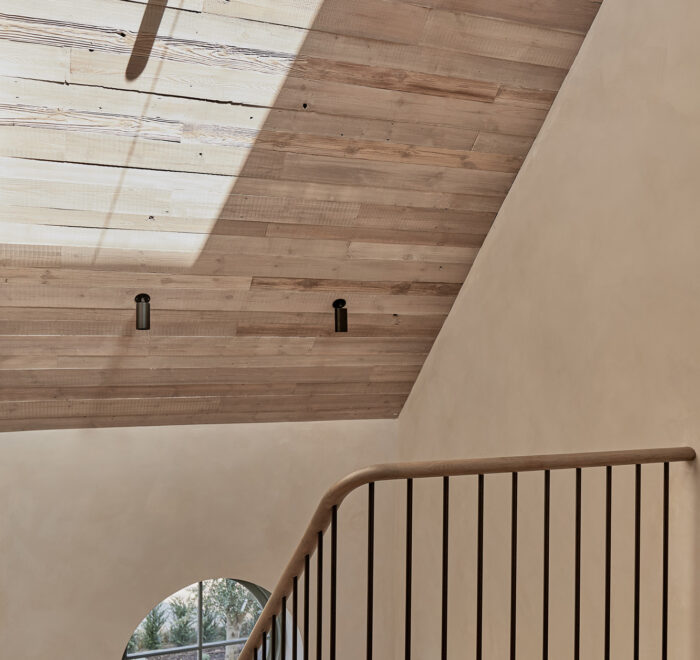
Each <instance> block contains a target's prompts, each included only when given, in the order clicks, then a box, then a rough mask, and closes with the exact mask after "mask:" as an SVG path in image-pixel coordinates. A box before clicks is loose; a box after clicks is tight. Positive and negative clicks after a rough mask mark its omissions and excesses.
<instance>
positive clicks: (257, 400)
mask: <svg viewBox="0 0 700 660" xmlns="http://www.w3.org/2000/svg"><path fill="white" fill-rule="evenodd" d="M404 398H405V396H404V395H402V394H372V395H343V394H341V395H333V394H329V395H321V394H316V395H314V396H313V397H310V396H294V395H287V396H285V395H281V396H280V395H277V396H244V397H177V398H165V397H149V398H145V399H133V398H129V399H77V400H72V401H61V400H58V401H46V400H39V401H10V402H5V401H0V419H2V420H16V419H26V418H30V417H33V418H38V419H41V418H47V417H48V418H61V417H91V418H95V417H112V416H131V415H168V414H173V415H187V414H198V413H200V414H201V413H216V412H218V413H251V412H272V413H274V412H276V413H281V412H285V411H294V410H298V409H299V408H305V409H307V410H308V411H309V412H310V413H313V412H316V411H327V412H332V411H334V410H337V409H349V408H359V409H362V408H367V407H369V408H377V407H380V408H382V409H387V408H392V407H399V406H400V405H401V404H402V403H403V400H404Z"/></svg>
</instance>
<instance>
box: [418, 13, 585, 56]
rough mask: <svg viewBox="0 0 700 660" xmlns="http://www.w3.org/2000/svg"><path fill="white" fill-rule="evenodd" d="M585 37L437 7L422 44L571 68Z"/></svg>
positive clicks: (429, 21) (473, 53)
mask: <svg viewBox="0 0 700 660" xmlns="http://www.w3.org/2000/svg"><path fill="white" fill-rule="evenodd" d="M582 42H583V36H582V35H580V34H575V33H571V32H564V31H561V30H550V29H547V28H542V27H539V26H532V25H526V24H524V23H516V22H511V21H504V20H494V19H491V18H486V17H483V16H476V15H473V14H463V13H455V12H451V11H440V10H435V11H432V12H431V13H430V15H429V16H428V19H427V21H426V25H425V32H424V34H423V36H422V39H421V43H423V44H426V45H429V46H436V47H437V46H439V47H441V48H449V49H453V50H458V51H461V52H465V53H470V54H472V55H481V56H484V57H494V58H497V59H505V60H513V61H516V62H526V63H528V64H537V65H540V66H547V67H554V68H559V69H568V68H569V67H570V66H571V64H572V63H573V61H574V58H575V57H576V54H577V53H578V50H579V48H580V47H581V43H582Z"/></svg>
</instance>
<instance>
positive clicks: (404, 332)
mask: <svg viewBox="0 0 700 660" xmlns="http://www.w3.org/2000/svg"><path fill="white" fill-rule="evenodd" d="M151 1H152V0H151ZM159 1H160V0H159ZM147 4H149V0H52V2H50V3H38V4H36V3H35V4H28V3H26V2H24V1H21V0H6V1H5V2H3V5H2V11H0V58H2V59H1V60H0V431H2V430H6V431H9V430H18V429H19V430H22V429H42V428H81V427H93V426H127V425H155V424H198V423H234V422H253V421H259V422H263V421H285V420H286V421H297V420H313V419H317V420H320V419H362V418H381V417H395V416H396V415H397V414H398V413H399V411H400V409H401V407H402V405H403V402H404V400H405V398H406V396H407V395H408V393H409V392H410V388H411V386H412V383H413V382H414V380H415V378H416V376H417V374H418V372H419V371H420V368H421V366H422V364H423V361H424V359H425V357H426V355H427V353H428V351H429V350H430V347H431V346H432V343H433V341H434V339H435V337H436V336H437V333H438V332H439V330H440V328H441V326H442V324H443V322H444V319H445V318H446V316H447V314H448V313H449V311H450V308H451V305H452V303H453V301H454V299H455V297H456V295H457V294H458V291H459V288H460V286H461V284H462V283H463V282H464V279H465V278H466V276H467V274H468V272H469V269H470V267H471V264H472V263H473V262H474V259H475V258H476V257H477V253H478V250H479V248H480V246H481V245H482V243H483V241H484V239H485V238H486V235H487V233H488V231H489V229H490V227H491V225H492V223H493V221H494V219H495V217H496V214H497V212H498V210H499V208H500V206H501V204H502V202H503V199H504V198H505V196H506V195H507V193H508V190H509V188H510V186H511V185H512V183H513V180H514V178H515V176H516V175H517V173H518V171H519V169H520V166H521V165H522V162H523V160H524V158H525V157H526V156H527V154H528V151H529V149H530V146H531V145H532V142H533V140H534V138H535V137H536V135H537V133H538V132H539V129H540V127H541V125H542V122H543V121H544V119H545V117H546V115H547V112H548V110H549V108H550V107H551V105H552V103H553V102H554V99H555V96H556V93H557V91H558V89H559V88H560V86H561V84H562V82H563V80H564V77H565V76H566V73H567V71H568V68H569V67H570V66H571V63H572V62H573V60H574V58H575V57H576V54H577V52H578V49H579V47H580V45H581V43H582V41H583V39H584V37H585V35H586V33H587V31H588V28H589V27H590V24H591V22H592V21H593V19H594V17H595V15H596V12H597V10H598V7H599V4H600V3H599V2H598V1H597V0H488V1H487V0H357V1H356V2H350V3H349V2H347V1H346V0H325V1H322V0H313V1H309V2H304V3H299V2H297V1H296V0H173V1H172V2H169V3H168V4H167V7H166V8H165V10H164V11H163V16H162V20H161V23H160V25H159V27H158V32H157V35H156V38H155V40H154V42H153V45H152V48H151V50H150V54H149V56H148V59H147V60H145V59H143V58H142V55H141V54H142V53H143V52H144V51H143V45H142V39H143V38H144V35H139V26H140V25H141V21H142V18H143V15H144V11H146V5H147ZM145 36H146V37H148V35H145ZM132 55H133V56H134V62H136V64H137V65H138V66H137V68H138V70H139V73H138V75H136V76H134V75H132V74H129V76H127V75H126V72H127V67H129V66H130V58H131V57H132ZM139 58H142V59H141V60H139ZM131 66H134V63H133V62H132V64H131ZM130 70H131V69H130ZM142 291H145V292H148V293H149V294H150V295H151V296H152V327H151V330H150V331H148V332H143V331H137V330H136V329H135V324H134V302H133V298H134V296H135V295H136V294H137V293H140V292H142ZM341 297H342V298H345V299H346V300H347V301H348V309H349V332H348V333H347V334H336V333H335V332H334V331H333V310H332V305H331V303H332V302H333V300H335V299H336V298H341Z"/></svg>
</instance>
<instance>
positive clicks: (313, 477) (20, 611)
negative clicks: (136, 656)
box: [0, 421, 396, 660]
mask: <svg viewBox="0 0 700 660" xmlns="http://www.w3.org/2000/svg"><path fill="white" fill-rule="evenodd" d="M395 430H396V427H395V422H394V421H366V422H365V421H352V422H317V423H294V424H249V425H247V424H244V425H229V426H191V427H149V428H145V429H143V428H127V429H122V428H119V429H89V430H80V431H33V432H25V433H6V434H0V530H2V532H1V533H0V639H2V645H3V650H2V654H1V655H2V657H4V658H5V657H6V658H23V659H24V658H27V660H29V659H30V658H31V659H34V658H53V659H55V660H68V659H70V660H73V659H77V658H80V659H81V660H82V659H85V660H89V659H92V658H100V659H104V660H108V659H114V660H118V659H120V658H121V654H122V652H123V650H124V646H125V644H126V642H127V640H128V638H129V636H130V635H131V632H132V631H133V629H134V628H135V627H136V626H137V625H138V623H139V621H140V620H141V618H142V617H143V616H145V614H146V613H147V612H148V610H150V608H151V607H153V605H154V604H155V603H157V602H158V601H159V600H161V599H162V598H164V597H166V596H168V595H169V594H171V593H172V592H174V591H177V590H178V589H179V588H181V587H183V586H185V585H188V584H191V583H192V582H195V581H197V580H199V579H203V578H208V577H217V576H229V577H238V578H244V579H247V580H251V581H253V582H256V583H258V584H260V585H262V586H264V587H266V588H267V589H270V590H271V589H272V588H273V587H274V586H275V583H276V582H277V579H278V577H279V575H280V573H281V572H282V569H283V568H284V565H285V564H286V562H287V560H288V559H289V556H290V554H291V552H292V550H293V548H294V547H296V544H297V542H298V540H299V538H300V536H301V533H302V531H303V529H304V528H305V527H306V524H307V522H308V520H309V519H310V517H311V514H312V512H313V510H314V508H315V507H316V504H317V503H318V500H319V498H320V497H321V495H322V494H323V492H325V490H326V489H327V488H328V487H329V486H331V485H332V483H333V482H334V481H335V480H337V479H339V478H340V477H342V476H344V475H345V474H347V473H348V472H352V471H353V470H355V469H357V468H360V467H364V466H366V465H368V464H371V463H375V462H382V461H386V460H391V459H393V458H394V456H395V454H396V442H395ZM385 494H386V493H385ZM377 504H378V510H377V515H378V517H382V516H383V517H384V519H387V520H389V519H390V517H391V512H392V510H393V509H392V507H393V500H392V498H391V496H388V497H383V498H382V499H381V500H380V499H379V498H378V503H377ZM365 506H366V505H365V499H364V497H363V494H358V495H357V496H351V497H350V498H349V499H348V500H347V502H346V504H345V505H344V507H343V508H342V509H341V513H340V516H339V523H340V528H339V529H340V532H339V533H340V536H341V538H344V541H345V543H344V545H343V549H342V551H341V552H340V556H339V564H340V566H341V571H340V573H339V580H340V582H339V585H340V587H341V589H342V593H343V596H344V599H345V602H344V604H343V607H344V608H348V610H342V612H348V611H350V608H353V609H354V610H356V611H358V612H359V611H360V607H359V603H360V602H364V597H365V596H364V589H363V586H362V583H361V581H358V580H357V579H356V577H355V576H356V575H357V574H358V573H359V572H360V571H364V570H365V569H364V563H363V562H364V554H363V552H361V551H360V550H359V548H360V547H364V545H363V544H364V530H365V527H366V522H365V519H364V517H363V515H361V513H362V514H363V513H364V511H365ZM361 537H362V540H361ZM389 542H391V534H390V532H388V531H387V532H386V533H385V534H384V535H380V537H379V538H378V543H379V547H380V548H381V547H382V544H386V543H389ZM385 555H386V556H387V557H388V553H385ZM382 566H383V565H382V564H380V565H379V568H380V569H381V568H382ZM378 580H379V583H378V585H379V590H380V594H382V593H383V594H386V595H388V596H390V594H391V593H392V587H391V584H390V580H391V571H390V570H382V571H381V574H380V575H379V577H378ZM381 598H382V596H381V595H380V601H379V602H380V603H382V602H384V601H382V600H381ZM312 606H313V604H312ZM312 611H313V610H312ZM355 623H356V624H357V622H355ZM350 624H351V620H350V619H348V618H347V617H343V619H342V620H341V623H340V628H339V631H338V634H339V643H340V644H345V643H348V640H350V639H353V638H354V637H355V635H356V633H357V629H356V625H355V626H352V625H350ZM392 643H393V639H392V637H391V635H389V634H386V635H381V634H380V635H379V639H378V644H379V646H380V649H381V651H382V652H383V653H384V654H389V655H390V654H391V652H392V651H391V649H392V646H391V645H392Z"/></svg>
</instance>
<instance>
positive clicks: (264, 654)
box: [262, 631, 267, 660]
mask: <svg viewBox="0 0 700 660" xmlns="http://www.w3.org/2000/svg"><path fill="white" fill-rule="evenodd" d="M262 660H267V631H265V632H264V633H263V638H262Z"/></svg>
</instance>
